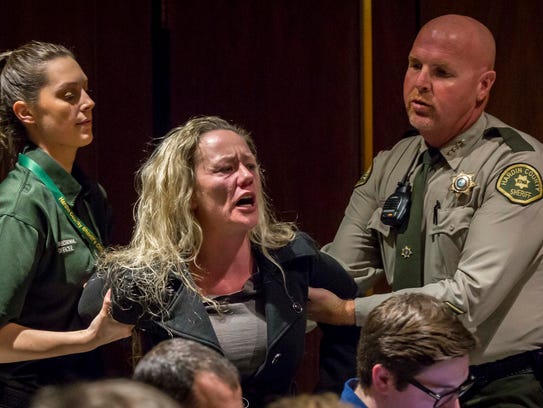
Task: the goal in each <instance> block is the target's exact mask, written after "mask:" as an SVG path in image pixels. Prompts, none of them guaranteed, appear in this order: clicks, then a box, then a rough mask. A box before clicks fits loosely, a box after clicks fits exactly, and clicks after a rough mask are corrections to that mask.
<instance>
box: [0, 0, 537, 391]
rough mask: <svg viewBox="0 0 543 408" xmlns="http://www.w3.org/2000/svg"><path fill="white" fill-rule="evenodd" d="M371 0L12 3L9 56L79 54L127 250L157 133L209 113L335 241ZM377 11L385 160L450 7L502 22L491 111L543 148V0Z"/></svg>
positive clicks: (1, 34) (279, 198) (1, 40)
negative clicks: (52, 46)
mask: <svg viewBox="0 0 543 408" xmlns="http://www.w3.org/2000/svg"><path fill="white" fill-rule="evenodd" d="M361 5H362V0H341V1H337V0H296V1H292V0H268V1H253V0H183V1H180V0H113V1H111V0H73V1H71V2H66V1H64V0H48V1H44V0H17V1H13V0H0V50H4V49H10V48H15V47H17V46H19V45H21V44H23V43H25V42H27V41H29V40H32V39H38V40H43V41H51V42H58V43H62V44H64V45H66V46H68V47H70V48H72V49H73V50H74V51H75V53H76V55H77V56H78V60H79V62H80V64H81V66H82V67H83V69H84V70H85V72H86V73H87V75H88V76H89V80H90V87H91V88H92V89H93V91H94V93H93V95H92V96H93V98H94V99H95V100H96V103H97V105H96V108H95V121H94V123H95V128H94V130H95V141H94V143H93V144H92V145H91V146H89V147H88V148H85V149H82V150H81V153H80V155H79V161H80V163H81V164H82V165H83V166H84V167H85V168H86V169H87V171H88V172H89V173H90V174H92V175H94V176H96V177H97V178H98V179H99V180H100V181H101V182H102V183H103V184H104V186H105V187H106V189H107V190H108V192H109V194H110V198H111V203H112V205H113V207H114V209H115V213H116V220H117V223H116V224H117V226H116V235H115V242H116V243H119V244H123V243H126V242H128V239H129V237H130V233H131V229H132V224H133V222H132V205H133V203H134V201H135V199H136V194H135V192H134V189H133V175H134V172H135V171H136V169H137V168H138V167H139V165H140V163H141V161H142V160H143V159H144V158H145V157H146V154H147V153H146V152H147V151H149V150H150V149H151V148H152V145H151V142H152V141H153V138H154V137H157V136H161V135H163V134H164V133H165V132H166V130H167V129H169V128H171V127H173V126H176V125H179V124H181V123H183V122H184V121H186V120H187V119H188V118H190V117H192V116H194V115H201V114H218V115H221V116H223V117H224V118H226V119H229V120H232V121H235V122H237V123H238V124H240V125H242V126H244V127H246V128H247V129H249V130H250V131H252V133H253V136H254V138H255V140H256V143H257V146H258V148H259V154H260V159H261V161H262V163H263V166H264V168H265V169H266V170H267V172H266V175H267V182H268V183H267V185H268V193H269V195H270V196H271V198H272V199H273V204H274V207H275V208H276V210H277V212H278V214H279V216H280V218H282V219H286V220H290V221H292V220H295V221H297V222H298V224H299V225H300V227H301V228H302V229H304V230H306V231H308V232H309V233H311V234H312V235H313V236H314V237H315V238H316V239H317V240H318V241H319V242H320V243H325V242H327V241H329V240H331V239H332V238H333V235H334V233H335V230H336V228H337V225H338V224H339V222H340V220H341V217H342V214H343V210H344V208H345V205H346V204H347V200H348V198H349V196H350V193H351V190H352V186H353V185H354V183H355V182H356V180H357V179H358V177H359V175H360V173H361V168H360V161H361V159H360V153H361V149H362V147H361V146H362V144H361V138H362V137H363V136H364V135H362V134H361V129H362V126H361V125H362V119H361V117H360V112H361V110H362V106H361V101H362V98H361V95H362V92H363V86H362V84H361V83H360V69H361V50H360V47H361V38H362V35H361V32H362V29H363V27H361V23H360V22H361V18H360V15H361ZM372 9H373V19H372V25H373V74H374V76H373V112H374V118H373V123H374V131H373V142H374V149H375V151H377V150H380V149H384V148H388V147H390V146H392V145H393V144H394V143H395V142H396V141H397V140H398V138H399V137H400V136H401V135H402V133H403V132H404V131H405V130H406V129H407V127H408V123H407V120H406V117H405V112H404V108H403V102H402V83H403V74H404V70H405V67H406V62H407V55H408V52H409V49H410V47H411V42H412V40H413V39H414V37H415V34H416V32H417V30H418V28H419V27H420V26H421V24H423V23H424V22H426V21H428V20H429V19H430V18H432V17H435V16H437V15H440V14H444V13H460V14H467V15H471V16H473V17H475V18H478V19H479V20H480V21H482V22H483V23H485V24H487V25H488V27H489V28H490V29H491V31H492V32H493V33H494V35H495V37H496V40H497V47H498V58H497V63H496V70H497V72H498V79H497V82H496V84H495V86H494V89H493V91H492V99H491V102H490V104H489V106H488V111H489V112H491V113H493V114H495V115H496V116H498V117H500V118H501V119H502V120H504V121H506V122H508V123H509V124H511V125H513V126H515V127H518V128H520V129H522V130H525V131H526V132H528V133H531V134H532V135H534V136H536V137H538V138H539V139H543V98H541V96H540V95H541V92H542V90H543V76H542V75H541V74H540V73H539V72H538V71H539V70H540V66H541V63H542V62H543V48H542V47H543V30H542V29H541V21H543V10H542V9H543V2H540V1H538V2H531V1H520V0H519V1H511V0H473V1H468V0H441V1H435V0H433V1H432V0H378V1H373V2H372ZM366 136H368V137H369V136H370V135H366ZM317 347H318V337H316V336H314V335H312V336H309V338H308V350H307V359H306V360H307V361H306V362H305V364H304V371H303V373H302V374H301V378H300V384H299V385H300V390H302V391H303V390H307V389H310V388H311V385H312V384H313V383H314V380H315V378H314V374H313V373H316V372H317V368H316V367H317V359H318V353H317ZM115 357H117V358H118V356H113V358H114V359H115Z"/></svg>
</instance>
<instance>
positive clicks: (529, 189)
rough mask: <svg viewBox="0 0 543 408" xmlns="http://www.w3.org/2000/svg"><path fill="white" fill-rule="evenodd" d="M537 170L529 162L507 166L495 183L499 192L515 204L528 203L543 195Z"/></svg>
mask: <svg viewBox="0 0 543 408" xmlns="http://www.w3.org/2000/svg"><path fill="white" fill-rule="evenodd" d="M541 184H542V182H541V176H540V175H539V172H538V171H537V170H536V169H535V168H533V167H532V166H530V165H529V164H524V163H517V164H513V165H511V166H509V167H507V168H506V169H505V170H504V171H502V173H501V174H500V176H499V177H498V182H497V183H496V188H497V189H498V191H499V192H500V193H502V194H503V195H504V196H505V197H507V198H508V199H509V201H511V202H513V203H516V204H522V205H526V204H530V203H533V202H534V201H537V200H539V199H540V198H541V197H543V190H542V188H541Z"/></svg>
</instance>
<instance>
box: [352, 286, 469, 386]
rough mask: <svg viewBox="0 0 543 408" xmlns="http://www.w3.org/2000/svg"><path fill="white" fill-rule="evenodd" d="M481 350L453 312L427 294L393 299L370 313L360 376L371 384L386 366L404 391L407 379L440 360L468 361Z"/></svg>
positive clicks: (360, 350)
mask: <svg viewBox="0 0 543 408" xmlns="http://www.w3.org/2000/svg"><path fill="white" fill-rule="evenodd" d="M475 346H476V340H475V337H474V336H473V334H472V333H471V332H470V331H469V330H467V329H466V328H465V327H464V325H463V324H462V322H461V321H460V320H459V319H458V317H457V315H456V314H455V313H454V312H453V310H452V309H451V308H450V307H449V306H448V305H447V304H446V303H444V302H442V301H440V300H438V299H436V298H434V297H432V296H429V295H425V294H422V293H404V294H399V295H394V296H392V297H390V298H388V299H387V300H385V301H384V302H383V303H381V304H380V305H379V306H377V307H376V308H375V309H374V310H373V311H372V312H371V313H370V314H369V315H368V318H367V320H366V324H365V325H364V329H363V330H362V331H361V336H360V342H359V346H358V356H357V358H358V375H359V378H360V382H361V385H362V387H363V388H368V387H370V386H371V384H372V368H373V366H374V365H375V364H382V365H383V366H384V367H386V368H387V369H388V370H389V371H390V372H392V373H394V374H395V377H396V387H397V388H398V389H399V390H402V389H403V388H404V387H405V386H406V385H407V380H408V379H410V378H413V377H414V376H415V375H417V374H418V373H419V372H421V371H422V370H424V369H425V368H427V367H429V366H431V365H433V364H435V363H436V362H439V361H444V360H449V359H453V358H457V357H463V356H466V355H468V354H469V352H470V351H471V350H472V349H473V348H474V347H475Z"/></svg>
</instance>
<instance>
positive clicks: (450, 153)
mask: <svg viewBox="0 0 543 408" xmlns="http://www.w3.org/2000/svg"><path fill="white" fill-rule="evenodd" d="M486 127H487V117H486V115H485V114H483V115H481V116H480V117H479V119H477V121H476V122H475V123H474V124H473V125H472V126H471V127H470V128H469V129H468V130H466V131H465V132H462V133H460V134H459V135H458V136H456V137H454V138H453V139H451V140H450V141H448V142H447V143H446V144H445V145H443V146H441V147H440V148H439V151H440V152H441V155H442V156H443V157H444V158H445V160H446V161H447V163H449V166H451V168H452V169H453V170H454V169H456V168H457V167H458V166H459V165H460V162H461V161H462V159H463V158H464V157H465V156H466V155H467V154H468V153H469V152H470V151H471V150H473V148H474V146H475V145H476V144H477V143H478V142H479V140H481V138H482V137H483V134H484V130H485V129H486Z"/></svg>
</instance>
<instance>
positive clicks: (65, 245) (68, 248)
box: [57, 239, 76, 254]
mask: <svg viewBox="0 0 543 408" xmlns="http://www.w3.org/2000/svg"><path fill="white" fill-rule="evenodd" d="M75 244H76V241H75V239H64V240H62V241H58V242H57V252H58V253H59V254H66V253H69V252H74V251H75V248H74V246H75Z"/></svg>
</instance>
